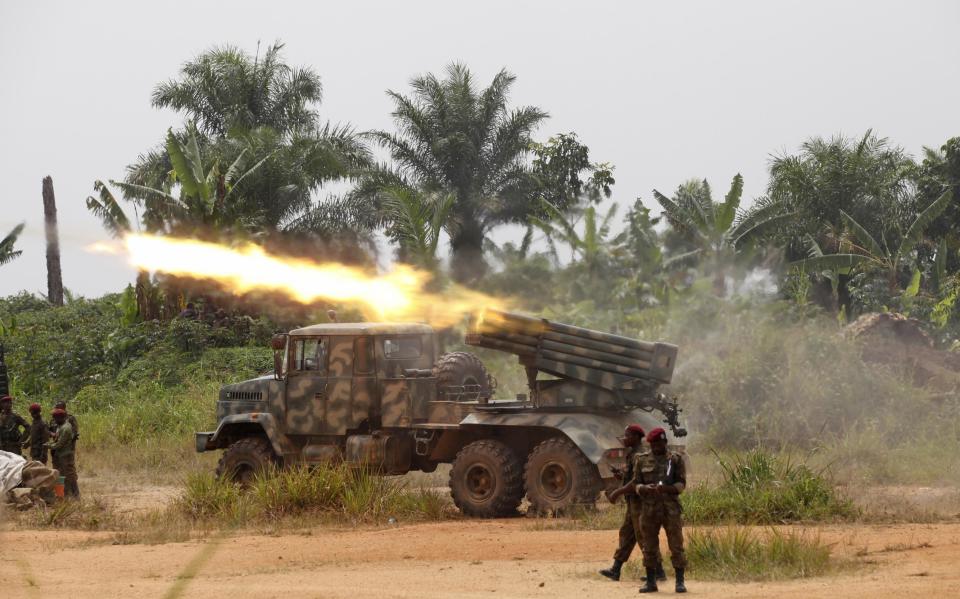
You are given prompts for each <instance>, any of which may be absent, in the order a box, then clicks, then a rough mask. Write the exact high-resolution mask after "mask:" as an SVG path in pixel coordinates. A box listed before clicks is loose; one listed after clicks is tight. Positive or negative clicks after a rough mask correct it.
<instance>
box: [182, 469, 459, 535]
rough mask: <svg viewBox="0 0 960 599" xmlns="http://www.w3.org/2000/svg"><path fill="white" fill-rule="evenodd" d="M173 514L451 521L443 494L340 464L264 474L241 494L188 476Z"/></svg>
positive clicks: (226, 520) (219, 518)
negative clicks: (445, 519)
mask: <svg viewBox="0 0 960 599" xmlns="http://www.w3.org/2000/svg"><path fill="white" fill-rule="evenodd" d="M174 509H175V510H176V511H178V512H179V513H181V514H185V515H187V516H189V517H190V518H193V519H195V520H197V521H206V522H217V523H221V524H227V525H230V524H239V523H244V522H276V521H279V520H283V519H285V518H290V517H302V516H315V517H318V518H321V519H324V518H325V519H329V520H339V521H346V522H353V523H360V522H366V523H377V522H383V521H386V520H388V519H389V518H395V519H397V520H399V519H404V520H408V521H424V520H442V519H444V518H449V517H453V516H454V510H453V506H452V504H451V503H450V501H449V500H448V499H447V498H446V497H445V496H444V494H441V493H438V492H436V491H433V490H431V489H424V488H409V487H408V486H407V485H405V484H404V483H403V482H402V481H400V480H399V479H396V478H391V477H384V476H380V475H377V474H375V473H371V472H367V471H364V470H358V469H353V468H349V467H347V466H344V465H323V466H315V467H307V466H296V467H293V468H288V469H282V470H281V469H274V470H270V471H267V472H265V473H263V474H262V475H260V476H258V477H257V478H256V479H255V480H254V482H253V484H252V485H250V488H249V489H247V490H241V489H240V487H238V486H237V485H235V484H233V483H231V482H228V481H224V480H221V479H218V478H216V477H214V476H213V475H212V474H208V473H199V474H191V475H189V476H188V477H187V479H186V483H185V485H184V490H183V493H182V494H181V495H180V497H179V498H178V499H177V500H176V501H175V503H174Z"/></svg>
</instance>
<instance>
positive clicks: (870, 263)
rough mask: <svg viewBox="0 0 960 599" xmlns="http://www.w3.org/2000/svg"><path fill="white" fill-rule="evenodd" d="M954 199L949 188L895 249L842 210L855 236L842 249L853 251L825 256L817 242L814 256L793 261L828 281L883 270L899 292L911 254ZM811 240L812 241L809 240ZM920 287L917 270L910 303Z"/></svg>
mask: <svg viewBox="0 0 960 599" xmlns="http://www.w3.org/2000/svg"><path fill="white" fill-rule="evenodd" d="M952 200H953V190H951V189H948V190H947V191H945V192H943V194H942V195H941V196H940V197H939V198H937V200H936V201H935V202H933V203H932V204H930V206H928V207H927V209H926V210H924V211H923V212H921V213H920V214H919V215H918V216H917V218H916V219H914V221H913V222H912V223H911V224H910V226H909V227H908V228H907V232H906V233H905V234H904V235H903V237H902V238H901V239H900V243H899V245H897V246H896V247H893V248H891V247H890V246H888V245H887V244H886V241H884V243H883V244H880V243H878V242H877V240H876V239H874V238H873V236H872V235H870V233H868V232H867V230H866V229H865V228H864V227H863V226H861V225H860V223H858V222H857V221H856V220H855V219H854V218H853V217H852V216H850V215H849V214H847V213H846V212H844V211H842V210H841V211H840V216H841V218H842V220H843V222H844V224H845V225H846V226H847V228H848V229H849V230H850V233H851V234H852V239H849V238H848V239H847V240H845V241H844V243H843V244H842V245H841V247H844V246H846V247H849V249H850V250H852V251H848V252H844V253H838V254H823V253H822V252H820V251H819V247H818V246H816V244H815V243H814V244H813V245H812V246H811V256H810V257H809V258H806V259H803V260H798V261H796V262H793V263H792V266H796V267H798V268H803V269H805V270H807V271H809V272H819V273H822V274H824V275H826V276H827V277H828V278H830V276H838V275H839V274H849V273H850V272H851V271H853V270H854V269H864V270H865V269H875V270H880V271H882V272H884V273H885V275H886V278H887V285H888V287H889V289H890V291H891V292H896V291H898V290H899V287H900V284H899V277H898V275H899V272H900V269H901V267H902V266H903V265H904V264H905V263H906V262H907V261H908V260H910V258H911V254H912V253H913V251H914V249H915V248H916V245H917V244H918V243H919V242H920V240H921V238H922V237H923V232H924V231H925V230H926V228H927V227H928V226H929V225H930V223H932V222H933V221H934V220H935V219H936V218H937V217H938V216H940V215H941V214H942V213H943V211H944V210H946V209H947V207H948V206H949V205H950V202H951V201H952ZM809 241H812V239H809V238H808V242H809ZM938 253H939V252H938ZM944 253H945V252H944ZM831 281H832V279H831ZM919 287H920V270H919V269H918V268H916V267H915V268H914V271H913V275H912V276H911V280H910V283H909V284H908V285H907V287H906V288H905V289H904V290H903V291H904V297H905V298H906V299H907V300H908V301H909V299H910V298H912V297H913V296H915V295H916V294H917V292H918V291H919Z"/></svg>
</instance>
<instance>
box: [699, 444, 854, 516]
mask: <svg viewBox="0 0 960 599" xmlns="http://www.w3.org/2000/svg"><path fill="white" fill-rule="evenodd" d="M714 455H715V456H716V457H717V460H718V461H719V464H720V468H721V472H722V477H723V480H722V481H721V482H720V484H718V485H716V486H707V485H703V484H702V485H700V486H697V487H695V488H693V489H690V490H688V491H687V492H686V493H684V494H683V495H682V496H681V501H682V502H683V508H684V516H685V518H686V520H687V521H689V522H691V523H717V522H736V523H740V524H776V523H787V522H813V521H824V520H843V519H849V518H852V517H854V516H856V515H857V513H858V512H857V510H856V508H855V507H854V506H853V503H852V502H851V501H849V500H848V499H846V498H845V497H842V496H841V495H840V494H839V492H838V491H837V490H836V489H835V488H834V485H833V484H832V483H831V481H830V480H829V479H828V478H827V477H826V475H825V474H824V473H823V472H816V471H814V470H812V469H811V468H809V467H808V466H807V465H806V464H802V463H798V462H795V461H793V460H792V459H791V458H790V457H789V456H783V455H778V454H774V453H771V452H768V451H765V450H763V449H755V450H752V451H750V452H747V453H745V454H733V455H731V456H728V457H724V456H721V455H720V454H717V453H714Z"/></svg>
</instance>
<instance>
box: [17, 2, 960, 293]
mask: <svg viewBox="0 0 960 599" xmlns="http://www.w3.org/2000/svg"><path fill="white" fill-rule="evenodd" d="M958 27H960V2H957V1H955V0H953V1H942V2H938V1H911V2H869V3H868V2H837V1H829V2H813V1H810V0H805V1H802V2H770V1H758V2H714V1H708V2H658V3H653V2H639V1H637V2H619V3H618V2H599V1H591V2H583V1H581V2H558V1H555V0H554V1H550V2H520V1H518V0H514V1H512V2H491V1H489V0H484V1H476V2H470V3H466V2H455V1H451V0H447V1H445V2H414V1H407V2H396V1H384V2H366V1H358V0H353V1H351V2H336V3H327V2H309V3H307V2H303V3H292V2H280V1H277V0H274V1H273V2H262V1H261V2H236V1H235V2H198V1H193V2H175V1H167V2H162V3H150V4H147V3H140V2H129V1H122V2H88V1H85V2H51V1H36V2H12V1H9V2H8V1H6V0H2V3H0V181H2V182H3V189H4V191H3V195H2V197H0V208H2V209H0V237H3V236H4V235H6V233H7V232H8V231H9V230H10V229H11V228H13V227H14V226H15V225H16V224H17V223H19V222H21V221H26V223H27V228H26V231H25V232H24V234H23V235H22V237H21V241H20V243H19V245H18V248H19V249H22V250H23V256H21V257H20V258H19V259H18V260H15V261H14V262H12V263H10V264H7V265H5V266H2V267H0V295H7V294H10V293H14V292H16V291H18V290H20V289H27V290H30V291H36V292H44V291H45V289H46V272H45V257H44V240H43V207H42V202H41V196H40V190H41V179H42V178H43V177H44V176H45V175H51V176H52V177H53V180H54V185H55V189H56V197H57V204H58V208H59V217H60V238H61V244H62V250H63V275H64V284H65V285H66V286H67V288H69V289H70V290H72V291H74V292H75V293H79V294H83V295H88V296H93V295H99V294H101V293H103V292H106V291H115V290H119V289H120V288H121V287H122V286H123V285H125V284H126V283H127V282H129V281H131V280H132V279H133V272H132V270H130V269H129V268H128V267H126V266H125V265H124V264H123V262H122V260H121V259H119V258H117V257H109V256H100V255H93V254H90V253H87V252H86V251H84V250H83V248H84V246H86V245H87V244H89V243H91V242H94V241H97V240H100V239H103V238H105V237H106V234H105V233H104V231H103V229H102V228H101V226H100V224H99V222H98V221H97V220H96V219H95V218H93V217H92V216H90V215H89V214H88V213H87V211H86V208H85V207H84V199H85V198H86V197H87V196H88V195H90V194H91V193H92V186H93V182H94V180H95V179H110V178H114V179H117V178H121V177H122V176H123V174H124V167H125V166H126V165H127V164H129V163H130V162H132V161H133V160H135V159H136V157H137V155H138V153H140V152H142V151H144V150H146V149H148V148H150V147H151V146H153V145H155V144H157V143H158V142H159V141H161V139H162V138H163V135H164V133H165V131H166V129H167V127H169V126H172V125H177V124H179V123H181V122H182V118H181V117H180V116H178V115H176V114H174V113H171V112H166V111H158V110H155V109H153V108H151V107H150V93H151V90H152V89H153V86H154V85H155V84H156V83H158V82H160V81H162V80H165V79H168V78H170V77H174V76H176V75H177V72H178V69H179V67H180V65H181V64H182V63H183V62H184V61H186V60H188V59H190V58H192V57H194V56H195V55H197V54H198V53H200V52H201V51H203V50H204V49H206V48H209V47H211V46H214V45H218V44H227V43H229V44H234V45H238V46H241V47H243V48H245V49H247V50H249V51H251V52H253V51H254V50H255V48H256V44H257V40H261V41H262V43H263V44H264V45H267V44H269V43H271V42H273V41H274V40H282V41H283V42H285V43H286V58H287V60H288V63H289V64H292V65H310V66H312V67H314V68H315V69H316V71H317V72H318V73H319V74H320V76H321V78H322V81H323V86H324V101H323V105H322V107H321V115H322V117H323V118H325V119H329V120H332V121H335V122H349V123H352V124H353V125H354V126H356V127H357V128H359V129H372V128H388V129H389V128H390V127H391V125H392V123H391V118H390V110H391V103H390V102H389V100H388V99H387V97H386V95H385V93H384V91H385V90H387V89H394V90H397V91H405V90H406V89H407V82H408V81H409V79H410V78H411V77H412V76H414V75H416V74H420V73H423V72H427V71H434V72H438V71H440V70H441V69H442V68H443V67H444V65H445V64H447V63H448V62H450V61H453V60H459V61H463V62H465V63H466V64H468V65H469V66H470V68H471V69H473V71H474V72H475V74H476V75H477V76H478V78H479V80H480V81H481V82H484V83H486V82H488V81H489V79H490V78H491V77H492V76H493V75H494V74H495V73H496V71H497V70H499V69H500V68H501V67H507V68H508V69H509V70H511V71H512V72H513V73H515V74H516V75H517V77H518V79H517V83H516V85H515V87H514V91H513V96H512V102H513V103H515V104H535V105H537V106H540V107H542V108H544V109H546V110H548V111H549V112H550V114H551V118H550V120H549V121H548V122H547V123H546V125H545V126H544V127H543V128H542V129H541V130H540V132H539V135H538V137H539V138H546V137H548V136H549V135H551V134H554V133H558V132H566V131H576V132H577V133H578V134H579V135H580V138H581V140H582V141H583V142H585V143H586V144H587V145H589V147H590V149H591V156H592V158H593V159H594V160H596V161H609V162H612V163H613V164H614V165H615V166H616V171H615V176H616V179H617V184H616V186H615V189H614V200H615V201H617V202H619V203H620V204H622V205H623V206H622V207H623V212H625V208H626V206H627V205H629V204H630V203H632V202H633V200H634V198H636V197H638V196H640V197H642V198H643V199H644V200H645V201H646V202H647V203H648V205H651V204H650V198H651V193H650V192H651V189H653V188H654V187H656V188H658V189H660V190H661V191H665V192H666V191H670V190H672V189H674V188H675V187H676V186H677V185H678V184H679V183H680V182H682V181H683V180H685V179H688V178H690V177H706V178H707V179H708V180H709V181H710V183H711V184H712V185H713V187H714V190H715V194H716V195H717V197H722V194H723V193H724V192H725V191H726V188H727V186H728V185H729V181H730V179H731V178H732V177H733V175H734V174H735V173H737V172H740V173H742V174H743V176H744V177H745V179H746V184H745V198H747V200H748V201H749V199H751V198H753V197H756V196H758V195H762V194H763V191H764V188H765V186H766V182H767V164H768V160H769V157H770V155H771V154H775V153H781V152H783V151H792V150H794V149H796V147H797V146H798V145H799V144H800V143H801V142H802V141H803V140H804V139H806V138H807V137H810V136H814V135H822V136H829V135H832V134H835V133H839V132H842V133H844V134H849V135H862V133H863V132H864V131H865V130H866V129H867V128H871V127H872V128H873V129H874V131H875V132H877V133H878V134H880V135H882V136H885V137H889V138H890V140H891V141H893V142H895V143H897V144H899V145H901V146H903V147H904V148H906V149H907V150H908V151H909V152H911V153H913V154H914V155H917V154H918V153H919V152H920V151H921V149H922V148H923V146H940V145H941V144H942V143H943V142H944V141H945V140H946V139H947V138H949V137H951V136H955V135H960V43H958V38H957V31H958ZM508 235H509V232H500V233H499V234H498V236H499V237H501V238H503V237H504V236H508Z"/></svg>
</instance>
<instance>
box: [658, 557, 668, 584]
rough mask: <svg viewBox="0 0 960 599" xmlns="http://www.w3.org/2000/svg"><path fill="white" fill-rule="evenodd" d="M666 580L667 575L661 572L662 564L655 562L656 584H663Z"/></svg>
mask: <svg viewBox="0 0 960 599" xmlns="http://www.w3.org/2000/svg"><path fill="white" fill-rule="evenodd" d="M666 579H667V573H666V572H664V571H663V562H657V582H663V581H664V580H666Z"/></svg>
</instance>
